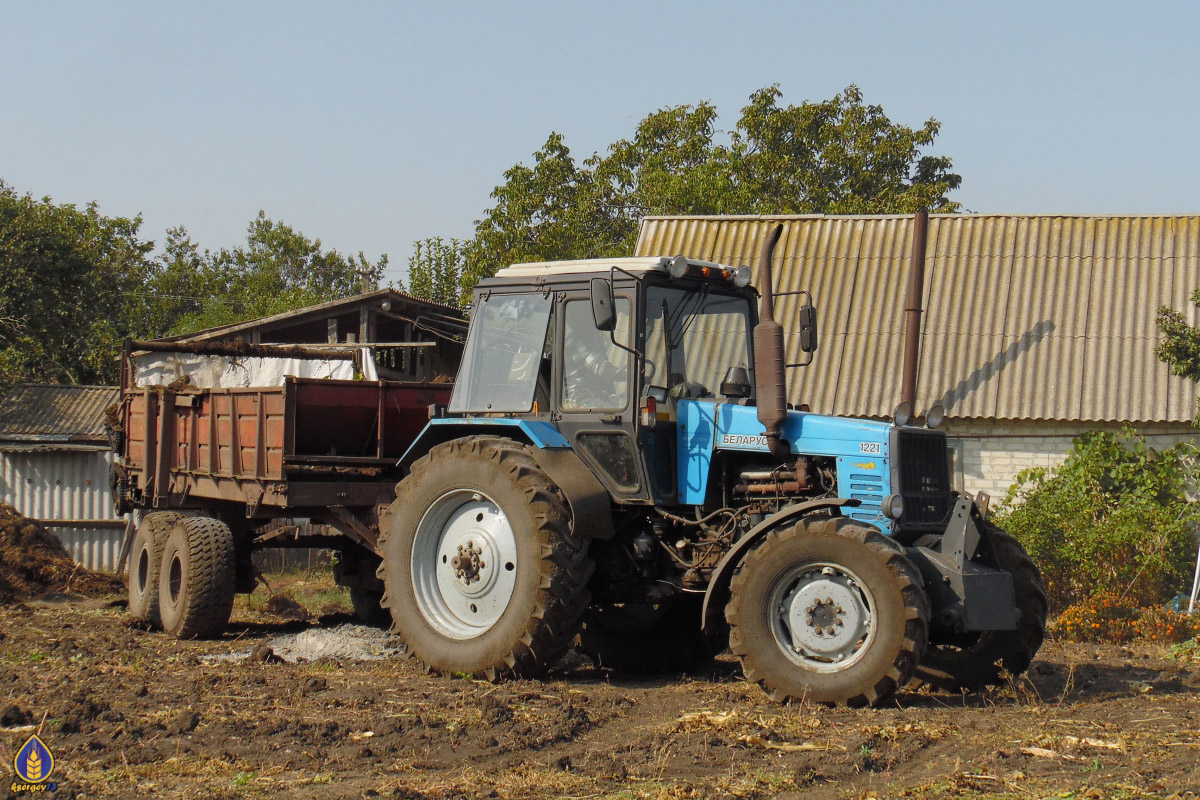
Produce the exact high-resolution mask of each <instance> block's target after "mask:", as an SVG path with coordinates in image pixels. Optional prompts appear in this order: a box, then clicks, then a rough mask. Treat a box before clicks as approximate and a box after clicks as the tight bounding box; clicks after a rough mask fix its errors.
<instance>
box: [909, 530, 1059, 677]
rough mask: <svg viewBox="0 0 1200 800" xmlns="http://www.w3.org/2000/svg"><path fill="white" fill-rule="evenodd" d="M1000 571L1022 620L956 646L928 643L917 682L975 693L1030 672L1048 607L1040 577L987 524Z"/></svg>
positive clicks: (1008, 539)
mask: <svg viewBox="0 0 1200 800" xmlns="http://www.w3.org/2000/svg"><path fill="white" fill-rule="evenodd" d="M987 531H988V535H989V537H990V538H991V540H992V547H993V548H994V550H995V553H996V560H997V561H998V562H999V563H1000V567H1001V568H1002V569H1004V570H1005V571H1006V572H1008V573H1009V574H1011V575H1012V577H1013V589H1014V590H1015V592H1016V597H1017V608H1018V609H1019V610H1020V612H1021V617H1020V620H1019V622H1018V623H1017V628H1016V630H1011V631H984V632H983V633H977V634H973V635H970V636H967V637H963V638H960V639H959V640H957V641H938V640H936V639H935V640H934V641H932V642H930V645H929V649H927V650H926V651H925V657H924V658H923V659H922V660H921V663H920V665H919V666H918V667H917V672H916V676H915V677H916V679H917V680H918V681H920V682H921V683H924V684H926V685H929V686H932V687H934V688H937V689H942V690H944V691H949V692H977V691H982V690H983V689H986V688H987V687H989V686H999V685H1002V684H1003V683H1004V682H1005V674H1006V673H1007V674H1008V675H1013V676H1016V675H1020V674H1021V673H1023V672H1025V670H1026V669H1028V668H1029V664H1030V663H1031V662H1032V661H1033V657H1034V656H1035V655H1037V651H1038V648H1040V647H1041V646H1042V639H1043V638H1044V637H1045V635H1046V614H1047V611H1048V609H1049V603H1048V602H1047V600H1046V587H1045V585H1044V584H1043V583H1042V575H1041V573H1040V572H1039V571H1038V568H1037V566H1036V565H1035V564H1034V563H1033V559H1031V558H1030V557H1029V554H1028V553H1027V552H1025V548H1024V547H1022V546H1021V543H1020V542H1018V541H1017V540H1016V539H1014V538H1013V537H1012V536H1010V535H1008V534H1007V533H1005V532H1004V531H1003V530H1001V529H1000V528H998V527H996V526H995V525H992V524H991V523H987Z"/></svg>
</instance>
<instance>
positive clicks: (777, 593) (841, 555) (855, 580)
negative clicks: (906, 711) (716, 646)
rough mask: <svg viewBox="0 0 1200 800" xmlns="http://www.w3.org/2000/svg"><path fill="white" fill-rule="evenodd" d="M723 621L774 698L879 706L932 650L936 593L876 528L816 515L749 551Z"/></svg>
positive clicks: (748, 670) (752, 676) (747, 668)
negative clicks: (931, 592) (931, 594)
mask: <svg viewBox="0 0 1200 800" xmlns="http://www.w3.org/2000/svg"><path fill="white" fill-rule="evenodd" d="M725 619H726V620H727V621H728V622H729V625H730V634H729V646H730V649H732V650H733V652H734V654H735V655H737V656H738V658H739V659H741V662H742V670H743V672H744V673H745V676H746V678H747V680H750V681H754V682H755V683H757V684H759V686H761V687H762V688H763V689H764V690H765V691H766V692H767V694H768V695H770V696H771V698H772V699H774V700H776V701H779V702H784V701H788V700H804V699H807V700H811V701H814V702H819V703H828V704H832V705H844V706H867V705H878V704H879V703H880V702H882V701H883V700H885V699H886V698H888V697H889V696H891V694H892V693H893V692H894V691H896V690H897V689H898V688H900V687H901V686H903V685H904V684H905V683H907V682H908V680H909V678H910V677H911V676H912V672H913V670H914V669H915V668H916V666H917V663H918V662H919V661H920V659H921V655H922V654H923V653H924V650H925V643H926V640H927V637H928V630H929V599H928V598H927V597H926V595H925V590H924V589H923V588H922V587H921V580H920V573H918V572H917V569H916V567H914V566H913V564H912V562H911V561H909V560H908V557H907V556H905V555H904V553H903V551H901V550H899V549H898V548H896V547H895V546H894V545H893V543H892V542H891V541H890V540H889V539H888V538H887V537H886V536H884V535H883V534H882V533H880V532H879V531H878V530H876V529H875V528H872V527H869V526H866V525H863V524H861V523H858V522H855V521H853V520H851V519H849V518H847V517H828V516H817V517H807V518H805V519H801V520H800V521H799V522H797V523H796V524H795V525H792V526H791V527H788V528H783V529H780V530H775V531H772V532H771V533H770V534H768V535H767V537H766V539H765V540H764V541H763V542H762V543H761V544H759V545H758V547H756V548H755V549H754V550H752V551H751V552H750V553H749V554H748V555H747V556H746V557H745V559H744V560H743V561H742V563H741V564H740V565H739V566H738V568H737V571H736V572H735V573H734V575H733V580H732V582H731V583H730V599H729V604H728V605H727V606H726V608H725Z"/></svg>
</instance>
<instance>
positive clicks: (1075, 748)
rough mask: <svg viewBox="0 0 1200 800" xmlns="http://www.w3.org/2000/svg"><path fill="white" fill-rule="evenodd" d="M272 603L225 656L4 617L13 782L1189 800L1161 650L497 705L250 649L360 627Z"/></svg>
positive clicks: (96, 608)
mask: <svg viewBox="0 0 1200 800" xmlns="http://www.w3.org/2000/svg"><path fill="white" fill-rule="evenodd" d="M289 580H290V584H288V581H289ZM273 585H275V588H276V589H277V590H279V589H281V588H283V589H285V590H286V593H287V594H288V595H289V597H292V598H294V599H295V600H296V601H297V602H296V603H279V602H275V603H273V604H272V606H271V607H268V605H267V595H266V594H265V593H262V590H261V589H260V593H258V594H255V595H252V596H251V597H250V599H249V600H248V601H247V600H246V599H244V598H243V599H239V602H238V606H237V608H236V610H235V615H234V616H235V618H234V623H233V624H232V625H231V626H230V628H229V631H228V633H227V634H226V635H225V636H224V638H222V639H220V640H216V641H194V642H178V641H174V640H172V639H170V638H168V637H167V636H165V635H164V634H162V633H154V632H149V631H144V630H139V629H136V628H133V627H131V626H130V624H129V622H128V621H127V618H126V616H125V613H124V608H123V605H122V603H121V602H120V601H119V600H118V599H116V598H113V597H109V598H99V599H91V600H71V601H29V602H28V603H26V604H17V605H15V606H10V607H7V608H0V761H2V762H3V763H4V770H6V771H7V774H8V775H11V764H12V754H13V753H14V752H15V750H16V749H17V748H18V747H20V746H21V744H22V743H23V742H24V741H25V740H26V739H27V738H28V736H29V735H30V734H31V733H32V732H34V731H36V730H37V729H38V727H39V726H40V727H41V738H42V739H43V740H44V741H45V743H46V744H47V745H48V746H49V748H50V749H51V751H52V752H53V754H54V758H55V767H54V774H53V777H54V779H55V780H56V781H57V782H58V786H59V789H58V792H57V794H56V795H54V796H55V797H58V798H70V797H187V798H200V797H242V796H247V797H283V796H286V797H288V798H296V799H297V800H298V799H299V798H322V799H324V798H360V797H385V798H408V799H410V800H416V799H423V798H437V799H439V800H441V799H443V798H504V799H505V800H507V799H508V798H566V797H570V798H613V799H614V800H615V799H616V798H629V799H630V800H633V799H634V798H647V799H648V800H649V799H653V800H658V799H662V800H672V799H674V798H719V797H730V798H760V797H786V798H831V797H833V798H840V797H846V798H872V797H877V798H885V797H887V798H892V797H904V798H963V797H965V798H980V797H1006V798H1030V797H1036V798H1042V797H1055V798H1141V797H1153V798H1167V797H1179V798H1183V797H1195V796H1196V794H1200V663H1195V662H1180V661H1178V660H1174V659H1172V658H1171V657H1170V655H1169V653H1168V652H1167V651H1166V650H1165V649H1162V648H1151V647H1144V646H1137V647H1133V648H1123V647H1117V646H1101V645H1087V646H1084V645H1063V644H1054V643H1049V644H1048V645H1047V646H1046V647H1045V648H1044V649H1043V651H1042V653H1041V655H1040V657H1039V658H1038V660H1037V661H1036V662H1035V663H1034V666H1033V669H1032V670H1031V672H1030V674H1029V675H1028V676H1027V678H1023V679H1021V680H1019V681H1016V682H1014V683H1013V684H1012V685H1011V686H1010V687H1008V688H1007V689H1005V690H1003V691H999V692H996V693H994V694H991V695H988V696H982V697H959V696H949V695H944V694H942V695H938V694H922V693H915V692H912V693H904V694H901V695H899V696H898V697H897V698H896V699H895V701H894V702H893V703H891V704H890V705H889V706H888V707H886V708H882V709H876V710H832V709H827V708H822V707H814V706H811V705H793V706H786V707H785V706H778V705H775V704H773V703H771V702H769V701H768V700H767V699H766V698H765V697H764V696H763V695H762V693H761V692H760V691H759V690H758V689H757V688H756V687H754V686H752V685H747V684H746V683H745V682H744V681H743V680H742V678H741V675H740V672H739V670H738V667H737V664H736V662H735V661H734V660H733V659H732V658H731V657H729V656H728V655H726V656H723V657H722V658H720V659H719V660H718V661H717V663H716V664H715V665H714V666H713V667H712V668H710V669H709V670H707V671H706V672H705V673H703V674H699V675H693V676H690V677H685V678H672V679H655V680H634V679H621V678H618V677H615V676H612V675H609V674H607V673H605V672H604V671H601V670H598V669H596V668H594V667H592V666H591V665H590V664H589V663H587V662H585V661H583V660H582V659H581V658H578V657H576V658H573V659H572V658H568V659H567V661H566V662H565V663H564V664H563V665H562V666H561V667H560V668H558V669H556V670H555V671H554V672H552V674H551V675H550V676H549V677H548V678H546V679H545V680H538V681H518V682H512V683H507V684H503V685H500V686H493V685H489V684H486V683H479V682H475V681H470V680H462V679H455V678H441V677H433V676H429V675H426V674H423V673H422V671H421V670H420V669H419V668H418V667H417V666H416V665H415V664H414V663H413V662H412V661H410V660H407V659H403V658H397V657H391V658H386V659H384V660H374V661H353V660H349V659H343V660H337V659H332V658H324V659H320V660H318V661H316V662H311V663H298V664H291V663H284V662H280V661H278V659H276V658H274V657H268V656H267V654H266V653H265V648H263V647H261V645H264V644H265V643H267V642H269V641H270V640H272V639H273V638H274V637H277V636H279V635H280V634H284V633H299V632H303V631H307V630H311V629H314V628H317V627H321V628H328V627H331V626H335V625H339V624H348V623H350V622H352V621H353V620H352V618H351V617H350V616H349V615H348V614H346V613H344V612H345V611H346V610H348V601H347V599H346V597H345V596H344V594H342V593H341V592H340V590H337V589H336V588H335V587H333V586H332V584H331V583H329V581H328V579H327V578H316V577H313V576H311V575H309V576H307V577H304V576H302V577H301V578H300V579H296V578H291V579H284V580H283V581H278V580H276V581H275V582H273ZM280 606H283V607H285V609H284V610H286V611H287V612H288V613H287V614H286V615H285V614H284V613H283V611H281V610H280V608H279V607H280ZM285 616H289V617H292V619H290V620H287V621H285V619H284V617H285ZM305 616H308V617H309V618H308V619H304V617H305ZM256 647H257V649H255V648H256ZM252 650H253V651H254V655H253V656H251V657H248V658H241V657H238V658H236V659H234V660H229V659H228V655H229V654H231V653H243V652H250V651H252ZM220 656H225V657H226V658H225V659H224V660H221V659H219V658H214V657H220ZM11 780H12V778H11V777H6V779H5V781H4V784H3V785H2V786H0V796H4V795H5V794H6V793H8V792H9V786H10V781H11ZM1189 791H1190V792H1193V793H1196V794H1189ZM21 796H22V797H29V796H31V795H21Z"/></svg>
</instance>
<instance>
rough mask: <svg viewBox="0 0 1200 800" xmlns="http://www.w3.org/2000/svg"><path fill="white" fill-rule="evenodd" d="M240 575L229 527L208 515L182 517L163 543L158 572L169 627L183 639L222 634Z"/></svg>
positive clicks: (163, 613) (161, 602)
mask: <svg viewBox="0 0 1200 800" xmlns="http://www.w3.org/2000/svg"><path fill="white" fill-rule="evenodd" d="M236 578H237V568H236V560H235V551H234V546H233V534H232V533H231V532H230V530H229V526H227V525H226V524H225V523H223V522H220V521H218V520H215V519H210V518H208V517H187V518H185V519H182V520H179V521H177V522H176V523H175V526H174V527H173V528H171V532H170V533H169V534H168V535H167V539H166V543H165V544H164V546H163V553H162V562H161V566H160V567H159V574H158V605H159V614H160V616H161V617H162V627H163V630H165V631H166V632H167V633H169V634H171V635H173V636H175V637H177V638H180V639H194V638H197V637H202V636H214V635H216V634H219V633H221V631H222V630H224V628H225V625H226V623H228V622H229V615H230V613H232V611H233V591H234V585H235V582H236Z"/></svg>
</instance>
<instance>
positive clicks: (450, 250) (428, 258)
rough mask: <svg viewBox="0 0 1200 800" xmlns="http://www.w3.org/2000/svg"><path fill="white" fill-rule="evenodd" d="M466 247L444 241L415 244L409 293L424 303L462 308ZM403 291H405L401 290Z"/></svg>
mask: <svg viewBox="0 0 1200 800" xmlns="http://www.w3.org/2000/svg"><path fill="white" fill-rule="evenodd" d="M462 249H463V243H462V242H461V241H459V240H458V239H451V240H449V241H448V242H447V241H445V240H443V239H442V238H441V237H434V238H430V239H422V240H420V241H417V242H413V253H412V255H411V256H409V258H408V291H409V292H410V293H411V294H412V295H413V296H414V297H420V298H421V299H422V300H432V301H433V302H435V303H445V304H446V305H458V298H459V291H460V288H461V287H460V286H459V280H460V278H461V274H460V273H461V270H462ZM401 288H402V289H403V287H401Z"/></svg>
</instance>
